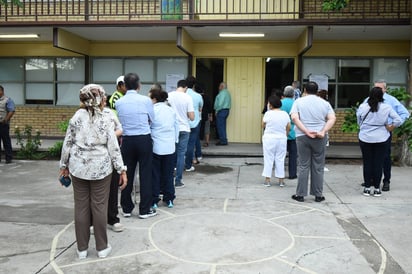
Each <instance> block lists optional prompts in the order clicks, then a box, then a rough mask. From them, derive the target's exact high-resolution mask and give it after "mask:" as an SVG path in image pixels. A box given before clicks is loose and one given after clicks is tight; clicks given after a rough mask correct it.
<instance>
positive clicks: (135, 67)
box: [92, 57, 188, 95]
mask: <svg viewBox="0 0 412 274" xmlns="http://www.w3.org/2000/svg"><path fill="white" fill-rule="evenodd" d="M92 71H93V73H92V81H93V82H94V83H96V84H99V85H102V86H103V88H104V89H105V91H106V94H107V95H110V94H113V92H114V91H115V89H116V83H115V81H116V79H117V77H119V76H120V75H125V74H127V73H129V72H135V73H137V75H139V77H140V83H141V88H140V94H142V95H147V94H148V92H149V90H150V87H151V86H152V85H153V83H160V84H161V85H162V86H163V88H165V84H166V75H167V74H170V73H173V74H183V75H187V74H188V59H187V58H164V57H162V58H156V57H152V58H148V57H145V58H119V59H115V58H95V59H93V60H92Z"/></svg>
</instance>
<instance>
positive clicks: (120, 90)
mask: <svg viewBox="0 0 412 274" xmlns="http://www.w3.org/2000/svg"><path fill="white" fill-rule="evenodd" d="M125 93H126V86H125V84H124V76H123V75H121V76H119V77H118V78H117V79H116V91H115V92H113V94H112V96H111V97H110V99H109V107H110V109H111V111H112V114H113V115H114V117H113V119H112V120H113V123H114V124H115V130H116V131H115V134H116V137H117V140H118V143H119V146H120V145H121V135H122V133H123V128H122V125H121V124H120V121H119V118H118V117H117V111H116V109H115V106H114V105H115V103H116V101H117V100H118V99H120V98H122V97H123V96H124V94H125ZM105 110H108V109H107V108H105ZM118 182H119V175H118V174H117V172H113V174H112V180H111V183H110V194H109V205H108V208H107V224H108V227H109V228H110V229H111V230H113V231H114V232H121V231H123V230H124V227H123V225H122V224H121V223H120V218H119V217H118V214H119V209H118V203H119V196H118V192H119V191H118V189H119V186H118ZM131 183H132V184H133V181H132V182H131Z"/></svg>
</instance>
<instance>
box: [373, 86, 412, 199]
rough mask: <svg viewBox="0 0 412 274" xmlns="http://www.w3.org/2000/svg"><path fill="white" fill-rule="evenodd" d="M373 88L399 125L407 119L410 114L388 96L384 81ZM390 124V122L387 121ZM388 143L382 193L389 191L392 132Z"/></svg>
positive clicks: (394, 99)
mask: <svg viewBox="0 0 412 274" xmlns="http://www.w3.org/2000/svg"><path fill="white" fill-rule="evenodd" d="M374 86H375V87H379V88H381V89H382V91H383V102H384V103H385V104H388V105H390V106H391V107H392V109H393V110H394V111H395V112H396V113H397V114H398V115H399V117H401V125H402V124H403V123H404V122H405V121H406V120H407V119H408V118H409V116H410V113H409V111H408V110H407V109H406V107H405V106H404V105H402V104H401V103H400V102H399V101H398V99H396V98H395V97H393V96H392V95H389V94H388V93H387V92H386V91H387V89H386V81H385V80H378V81H376V82H375V85H374ZM388 123H389V124H391V120H390V119H389V121H388ZM389 139H390V140H389V141H388V143H387V146H386V149H385V159H384V162H383V186H382V191H390V183H391V171H392V158H391V146H392V131H391V132H390V133H389Z"/></svg>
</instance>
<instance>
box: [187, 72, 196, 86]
mask: <svg viewBox="0 0 412 274" xmlns="http://www.w3.org/2000/svg"><path fill="white" fill-rule="evenodd" d="M186 82H187V87H188V88H193V86H194V85H195V84H196V78H195V77H194V76H192V75H190V76H187V78H186Z"/></svg>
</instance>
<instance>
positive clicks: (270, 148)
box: [262, 134, 287, 178]
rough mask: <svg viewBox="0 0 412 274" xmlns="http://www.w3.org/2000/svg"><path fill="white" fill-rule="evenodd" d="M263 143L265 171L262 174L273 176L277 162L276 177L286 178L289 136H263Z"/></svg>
mask: <svg viewBox="0 0 412 274" xmlns="http://www.w3.org/2000/svg"><path fill="white" fill-rule="evenodd" d="M262 144H263V172H262V176H264V177H269V178H270V177H272V169H273V163H274V164H275V177H276V178H285V157H286V146H287V138H286V136H285V137H284V138H279V136H276V135H273V134H265V135H263V137H262Z"/></svg>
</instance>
